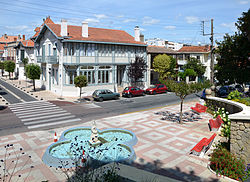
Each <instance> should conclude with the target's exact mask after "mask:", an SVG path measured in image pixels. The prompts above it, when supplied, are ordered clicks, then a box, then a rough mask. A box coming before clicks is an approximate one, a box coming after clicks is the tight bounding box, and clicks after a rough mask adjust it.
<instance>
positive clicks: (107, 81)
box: [35, 20, 147, 96]
mask: <svg viewBox="0 0 250 182" xmlns="http://www.w3.org/2000/svg"><path fill="white" fill-rule="evenodd" d="M135 56H143V57H144V58H145V59H147V56H146V44H144V43H143V42H140V30H139V28H138V27H136V28H135V37H132V36H131V35H129V34H128V33H126V32H125V31H121V30H112V29H102V28H92V27H88V23H87V22H82V26H73V25H68V24H67V21H66V20H62V21H61V24H54V23H45V24H44V25H43V27H42V28H41V30H40V33H39V35H38V36H37V37H36V39H35V58H36V62H37V63H39V64H40V66H41V70H42V75H41V79H40V82H39V83H38V84H40V86H41V87H42V88H44V89H46V90H50V91H52V92H54V93H56V94H58V95H61V96H78V95H79V88H76V87H75V86H74V78H75V77H76V76H78V75H85V76H86V77H87V80H88V86H87V87H85V88H83V92H84V93H83V95H91V94H92V93H93V91H94V90H96V89H101V88H108V89H111V90H114V91H117V87H125V86H127V85H129V78H128V76H127V68H128V66H129V63H130V61H132V60H134V59H135ZM142 82H143V83H144V85H146V84H147V77H146V76H145V78H144V79H143V80H142Z"/></svg>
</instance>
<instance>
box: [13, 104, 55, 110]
mask: <svg viewBox="0 0 250 182" xmlns="http://www.w3.org/2000/svg"><path fill="white" fill-rule="evenodd" d="M52 106H54V107H57V106H56V105H51V106H35V107H31V108H20V109H11V110H12V111H22V110H27V109H39V108H44V107H45V108H46V107H52Z"/></svg>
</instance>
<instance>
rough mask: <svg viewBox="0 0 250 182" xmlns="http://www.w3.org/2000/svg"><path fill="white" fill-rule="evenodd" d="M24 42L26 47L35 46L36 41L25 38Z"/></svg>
mask: <svg viewBox="0 0 250 182" xmlns="http://www.w3.org/2000/svg"><path fill="white" fill-rule="evenodd" d="M22 44H23V46H24V47H34V42H33V41H32V40H24V41H22Z"/></svg>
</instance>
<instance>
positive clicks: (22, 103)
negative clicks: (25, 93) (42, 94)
mask: <svg viewBox="0 0 250 182" xmlns="http://www.w3.org/2000/svg"><path fill="white" fill-rule="evenodd" d="M36 102H45V101H40V100H35V101H29V102H21V103H15V104H11V105H10V106H16V105H26V104H29V103H36Z"/></svg>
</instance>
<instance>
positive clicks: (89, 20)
mask: <svg viewBox="0 0 250 182" xmlns="http://www.w3.org/2000/svg"><path fill="white" fill-rule="evenodd" d="M84 21H86V22H88V23H99V22H100V21H99V20H98V19H95V18H87V19H85V20H84Z"/></svg>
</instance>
